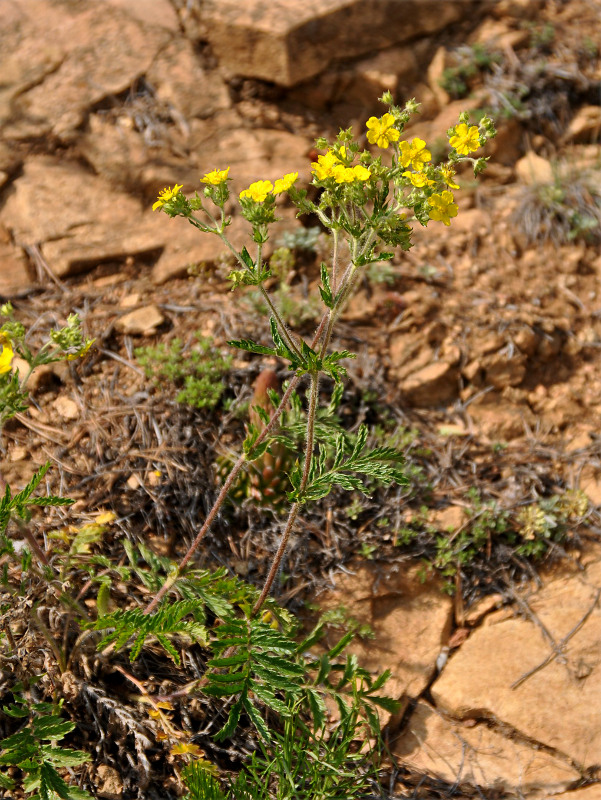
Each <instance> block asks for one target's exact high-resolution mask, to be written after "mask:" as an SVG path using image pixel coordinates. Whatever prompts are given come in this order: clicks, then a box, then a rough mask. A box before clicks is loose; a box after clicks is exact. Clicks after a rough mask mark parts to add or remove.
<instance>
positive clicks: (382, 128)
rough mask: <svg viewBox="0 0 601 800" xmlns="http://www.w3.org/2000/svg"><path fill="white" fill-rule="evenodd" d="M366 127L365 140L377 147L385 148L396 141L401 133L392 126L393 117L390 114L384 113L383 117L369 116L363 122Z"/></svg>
mask: <svg viewBox="0 0 601 800" xmlns="http://www.w3.org/2000/svg"><path fill="white" fill-rule="evenodd" d="M365 125H366V127H367V141H368V142H369V143H370V144H375V145H377V146H378V147H382V148H384V149H386V148H387V147H388V145H389V144H390V143H391V142H398V140H399V136H400V135H401V134H400V133H399V132H398V131H397V129H396V128H395V127H394V117H393V116H392V114H384V116H383V117H380V119H378V118H377V117H370V118H369V119H368V120H367V122H366V123H365Z"/></svg>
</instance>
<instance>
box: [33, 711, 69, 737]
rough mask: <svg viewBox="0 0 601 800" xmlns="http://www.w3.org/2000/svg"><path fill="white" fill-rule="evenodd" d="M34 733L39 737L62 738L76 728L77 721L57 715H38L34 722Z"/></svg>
mask: <svg viewBox="0 0 601 800" xmlns="http://www.w3.org/2000/svg"><path fill="white" fill-rule="evenodd" d="M31 727H32V730H33V735H34V736H37V737H38V739H56V740H58V739H62V738H64V737H65V736H66V735H67V734H68V733H71V731H72V730H73V729H74V728H75V723H74V722H70V721H69V720H65V719H63V718H62V717H59V716H57V715H52V716H46V717H38V718H37V719H34V721H33V724H32V726H31Z"/></svg>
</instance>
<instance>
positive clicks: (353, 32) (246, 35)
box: [202, 0, 475, 86]
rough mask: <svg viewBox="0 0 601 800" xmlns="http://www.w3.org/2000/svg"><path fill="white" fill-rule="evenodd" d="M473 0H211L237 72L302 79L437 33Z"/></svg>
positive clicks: (209, 25)
mask: <svg viewBox="0 0 601 800" xmlns="http://www.w3.org/2000/svg"><path fill="white" fill-rule="evenodd" d="M474 5H475V4H474V3H473V2H471V0H446V2H444V3H440V2H437V1H436V0H305V2H304V3H302V4H290V2H288V0H273V2H271V3H270V4H268V5H265V3H264V2H262V0H247V2H246V3H244V4H240V2H239V0H207V2H205V3H204V4H203V10H202V14H203V22H204V24H205V25H206V35H207V37H208V39H209V41H210V43H211V45H212V47H213V50H214V52H215V54H216V56H217V59H218V60H219V63H220V65H221V66H222V67H225V68H226V69H227V70H229V71H230V72H231V73H233V74H236V75H243V76H246V77H253V78H260V79H262V80H267V81H271V82H273V83H277V84H280V85H282V86H294V85H295V84H298V83H300V82H302V81H304V80H308V79H309V78H311V77H312V76H314V75H318V74H319V73H320V72H323V71H324V70H325V69H326V68H327V67H328V65H329V63H330V62H331V61H333V60H334V59H345V58H347V59H348V58H352V57H356V56H361V55H364V54H366V53H371V52H375V51H377V50H382V49H383V48H386V47H390V46H391V45H393V44H396V43H398V42H403V41H407V40H409V39H415V38H418V37H420V36H425V35H427V34H431V33H434V32H435V31H437V30H440V29H441V28H444V27H445V26H446V25H449V24H451V23H452V22H455V21H457V20H458V19H460V18H462V17H463V15H465V14H466V13H468V12H469V10H470V9H472V8H473V7H474Z"/></svg>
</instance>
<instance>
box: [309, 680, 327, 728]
mask: <svg viewBox="0 0 601 800" xmlns="http://www.w3.org/2000/svg"><path fill="white" fill-rule="evenodd" d="M307 702H308V704H309V708H310V710H311V716H312V717H313V727H314V728H315V730H317V731H319V730H321V729H322V728H323V726H324V725H325V721H326V716H327V713H328V710H327V707H326V704H325V702H324V699H323V697H322V696H321V695H320V694H319V692H317V691H316V690H315V689H307Z"/></svg>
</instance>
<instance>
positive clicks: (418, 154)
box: [399, 136, 432, 172]
mask: <svg viewBox="0 0 601 800" xmlns="http://www.w3.org/2000/svg"><path fill="white" fill-rule="evenodd" d="M400 147H401V155H400V159H399V160H400V162H401V166H402V167H412V169H414V170H416V172H421V171H422V170H423V168H424V165H425V164H427V163H428V161H429V160H430V159H431V158H432V153H431V152H430V151H429V150H427V149H426V143H425V142H424V140H423V139H419V138H418V137H417V136H416V137H415V139H412V140H411V142H401V145H400Z"/></svg>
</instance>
